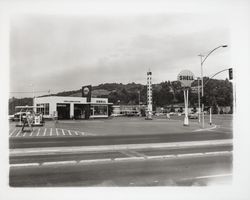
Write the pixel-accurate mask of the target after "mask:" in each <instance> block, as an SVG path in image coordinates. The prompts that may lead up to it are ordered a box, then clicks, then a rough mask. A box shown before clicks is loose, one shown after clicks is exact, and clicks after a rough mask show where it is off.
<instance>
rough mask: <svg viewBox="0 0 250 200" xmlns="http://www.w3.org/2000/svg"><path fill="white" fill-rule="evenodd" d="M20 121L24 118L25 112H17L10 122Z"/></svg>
mask: <svg viewBox="0 0 250 200" xmlns="http://www.w3.org/2000/svg"><path fill="white" fill-rule="evenodd" d="M20 116H21V119H22V118H25V117H26V112H17V113H15V114H14V116H13V118H12V119H11V120H12V121H19V120H20Z"/></svg>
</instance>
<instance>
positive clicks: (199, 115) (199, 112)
mask: <svg viewBox="0 0 250 200" xmlns="http://www.w3.org/2000/svg"><path fill="white" fill-rule="evenodd" d="M197 81H198V108H199V111H198V117H199V123H201V98H200V78H199V77H198V78H197Z"/></svg>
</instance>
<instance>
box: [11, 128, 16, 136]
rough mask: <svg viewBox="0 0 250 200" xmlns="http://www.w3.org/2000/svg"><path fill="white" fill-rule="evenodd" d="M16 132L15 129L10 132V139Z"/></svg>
mask: <svg viewBox="0 0 250 200" xmlns="http://www.w3.org/2000/svg"><path fill="white" fill-rule="evenodd" d="M16 130H17V129H16V128H15V129H14V131H12V132H11V134H10V137H11V136H12V135H13V134H14V133H15V132H16Z"/></svg>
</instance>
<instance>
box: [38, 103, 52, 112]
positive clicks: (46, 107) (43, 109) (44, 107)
mask: <svg viewBox="0 0 250 200" xmlns="http://www.w3.org/2000/svg"><path fill="white" fill-rule="evenodd" d="M36 106H43V108H37V109H36V112H37V113H42V114H44V115H49V103H41V104H36Z"/></svg>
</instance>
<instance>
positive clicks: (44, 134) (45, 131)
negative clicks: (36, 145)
mask: <svg viewBox="0 0 250 200" xmlns="http://www.w3.org/2000/svg"><path fill="white" fill-rule="evenodd" d="M46 130H47V128H45V129H44V132H43V136H45V134H46Z"/></svg>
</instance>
